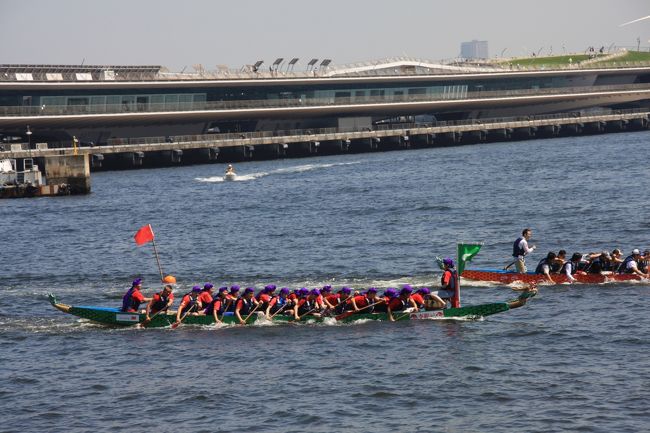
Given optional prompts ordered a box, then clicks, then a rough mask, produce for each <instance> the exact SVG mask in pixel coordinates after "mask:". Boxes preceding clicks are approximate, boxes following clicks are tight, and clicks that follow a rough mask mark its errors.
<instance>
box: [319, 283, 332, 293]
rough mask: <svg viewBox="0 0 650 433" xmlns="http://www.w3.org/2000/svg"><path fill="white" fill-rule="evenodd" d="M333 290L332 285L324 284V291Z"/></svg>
mask: <svg viewBox="0 0 650 433" xmlns="http://www.w3.org/2000/svg"><path fill="white" fill-rule="evenodd" d="M331 290H332V286H330V285H329V284H326V285H324V286H323V288H322V289H321V291H322V292H329V291H331Z"/></svg>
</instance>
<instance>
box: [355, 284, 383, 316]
mask: <svg viewBox="0 0 650 433" xmlns="http://www.w3.org/2000/svg"><path fill="white" fill-rule="evenodd" d="M383 302H384V301H383V300H382V299H379V298H378V297H377V289H375V288H374V287H371V288H369V289H368V290H366V292H365V293H363V294H361V295H356V296H353V297H352V300H351V303H352V308H354V311H363V312H364V313H373V312H374V311H375V307H376V306H377V305H376V304H377V303H383Z"/></svg>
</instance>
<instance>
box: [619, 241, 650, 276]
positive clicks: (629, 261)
mask: <svg viewBox="0 0 650 433" xmlns="http://www.w3.org/2000/svg"><path fill="white" fill-rule="evenodd" d="M640 261H641V251H639V250H638V249H637V248H635V249H633V250H632V254H631V255H629V256H627V257H626V258H625V260H623V263H621V266H620V267H619V268H618V272H619V273H620V274H636V275H638V276H640V277H642V278H646V277H647V275H646V274H644V273H643V272H641V271H640V270H639V263H640Z"/></svg>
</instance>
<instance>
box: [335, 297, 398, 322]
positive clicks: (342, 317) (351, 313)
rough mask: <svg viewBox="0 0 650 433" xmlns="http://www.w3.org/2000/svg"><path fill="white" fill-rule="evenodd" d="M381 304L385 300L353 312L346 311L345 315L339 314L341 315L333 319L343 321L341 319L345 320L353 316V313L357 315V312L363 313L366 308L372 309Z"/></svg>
mask: <svg viewBox="0 0 650 433" xmlns="http://www.w3.org/2000/svg"><path fill="white" fill-rule="evenodd" d="M382 302H386V300H385V299H382V300H380V301H378V302H375V303H374V304H370V305H366V306H365V307H363V308H359V309H358V310H356V311H354V310H351V311H346V312H345V313H341V314H339V315H338V316H336V317H335V319H336V320H343V319H345V318H346V317H350V316H351V315H353V314H354V313H358V312H359V311H363V310H365V309H366V308H370V307H374V306H375V305H377V304H381V303H382Z"/></svg>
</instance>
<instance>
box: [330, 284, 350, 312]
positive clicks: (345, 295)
mask: <svg viewBox="0 0 650 433" xmlns="http://www.w3.org/2000/svg"><path fill="white" fill-rule="evenodd" d="M337 295H338V296H337V298H336V301H337V304H336V305H335V306H334V312H335V313H336V314H341V313H344V312H346V311H348V310H349V309H350V308H352V305H351V302H350V301H351V300H352V289H350V288H349V287H341V290H339V292H338V294H337Z"/></svg>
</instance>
